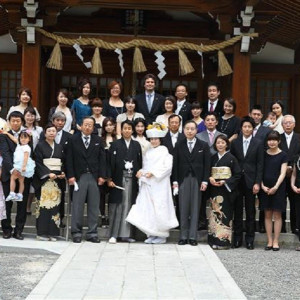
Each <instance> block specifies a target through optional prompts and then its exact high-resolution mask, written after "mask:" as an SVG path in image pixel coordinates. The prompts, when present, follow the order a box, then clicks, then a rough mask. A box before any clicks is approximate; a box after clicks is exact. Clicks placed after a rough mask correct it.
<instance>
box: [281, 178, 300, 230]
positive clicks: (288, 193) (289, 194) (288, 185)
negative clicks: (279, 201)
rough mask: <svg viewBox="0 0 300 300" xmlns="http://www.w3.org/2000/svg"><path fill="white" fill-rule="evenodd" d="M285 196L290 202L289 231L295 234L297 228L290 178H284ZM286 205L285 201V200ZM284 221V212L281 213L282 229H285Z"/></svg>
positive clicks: (293, 194)
mask: <svg viewBox="0 0 300 300" xmlns="http://www.w3.org/2000/svg"><path fill="white" fill-rule="evenodd" d="M285 180H286V196H287V197H288V198H289V201H290V222H291V223H290V225H291V231H292V232H295V231H296V228H298V229H299V227H297V226H296V206H295V195H296V194H295V193H294V192H293V190H292V188H291V180H290V178H286V179H285ZM285 201H286V204H287V199H286V200H285ZM285 221H286V212H283V213H282V227H284V228H285Z"/></svg>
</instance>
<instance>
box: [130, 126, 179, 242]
mask: <svg viewBox="0 0 300 300" xmlns="http://www.w3.org/2000/svg"><path fill="white" fill-rule="evenodd" d="M150 126H151V125H150ZM162 129H163V128H162V127H161V125H159V124H157V125H154V127H153V128H151V129H148V130H147V131H146V134H147V137H148V138H150V143H151V148H149V150H148V151H147V152H146V155H145V157H144V161H143V168H142V169H141V170H139V171H138V172H137V175H136V176H137V178H139V184H140V189H139V194H138V197H137V199H136V204H135V205H133V206H132V208H131V210H130V212H129V214H128V216H127V219H126V221H127V222H129V223H131V224H132V225H134V226H136V227H137V228H138V229H140V230H141V231H143V232H144V233H145V234H147V236H148V238H147V239H146V240H145V243H147V244H164V243H166V240H167V237H168V236H169V231H170V229H172V228H175V227H177V226H178V221H177V218H176V215H175V209H174V205H173V198H172V192H171V185H170V176H171V172H172V165H173V157H172V155H171V154H169V151H168V149H167V148H166V147H165V146H161V138H163V137H164V136H165V135H166V134H167V131H165V130H162Z"/></svg>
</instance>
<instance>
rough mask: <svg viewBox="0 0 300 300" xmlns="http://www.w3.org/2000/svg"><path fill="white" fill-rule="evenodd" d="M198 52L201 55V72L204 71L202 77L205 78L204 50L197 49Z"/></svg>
mask: <svg viewBox="0 0 300 300" xmlns="http://www.w3.org/2000/svg"><path fill="white" fill-rule="evenodd" d="M197 53H198V54H199V55H200V56H201V72H202V79H203V78H204V69H203V53H202V51H197Z"/></svg>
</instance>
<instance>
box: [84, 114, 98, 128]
mask: <svg viewBox="0 0 300 300" xmlns="http://www.w3.org/2000/svg"><path fill="white" fill-rule="evenodd" d="M84 120H92V121H93V122H94V126H95V124H96V120H95V119H94V118H93V117H91V116H86V117H83V118H82V121H81V125H82V124H83V121H84Z"/></svg>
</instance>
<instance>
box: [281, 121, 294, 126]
mask: <svg viewBox="0 0 300 300" xmlns="http://www.w3.org/2000/svg"><path fill="white" fill-rule="evenodd" d="M294 123H295V122H292V121H286V122H283V124H284V125H292V124H294Z"/></svg>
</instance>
